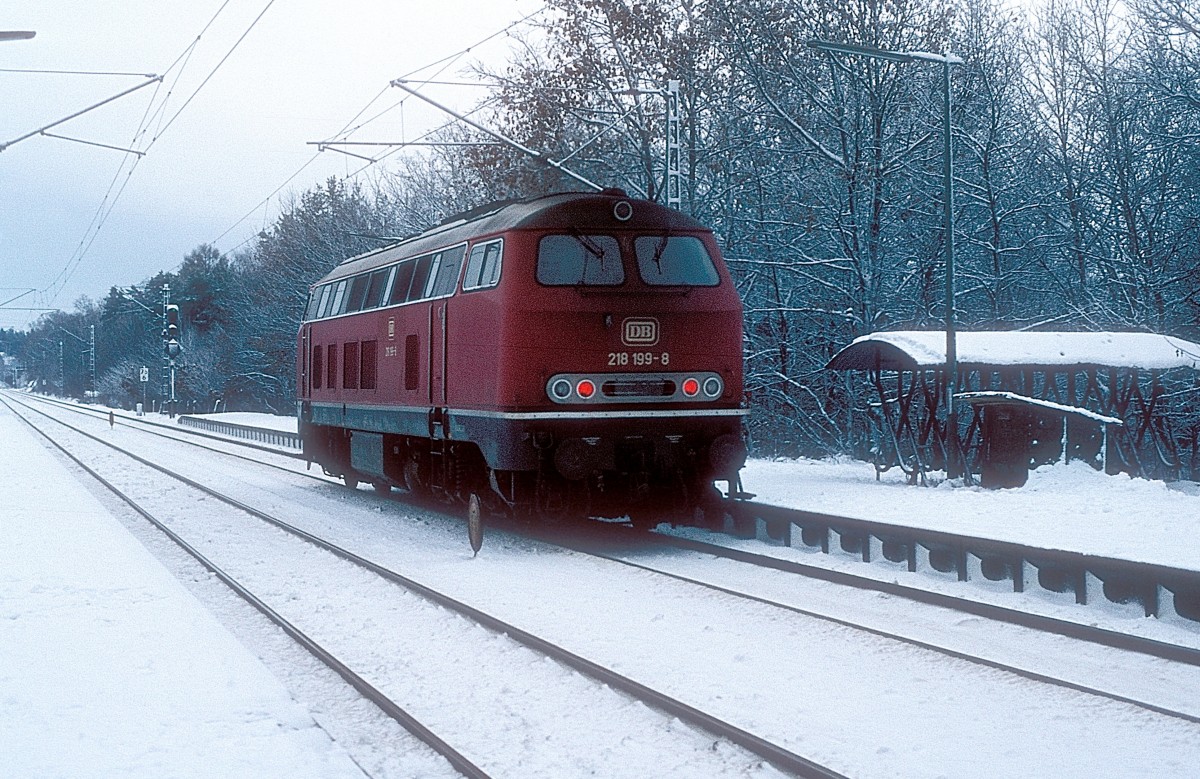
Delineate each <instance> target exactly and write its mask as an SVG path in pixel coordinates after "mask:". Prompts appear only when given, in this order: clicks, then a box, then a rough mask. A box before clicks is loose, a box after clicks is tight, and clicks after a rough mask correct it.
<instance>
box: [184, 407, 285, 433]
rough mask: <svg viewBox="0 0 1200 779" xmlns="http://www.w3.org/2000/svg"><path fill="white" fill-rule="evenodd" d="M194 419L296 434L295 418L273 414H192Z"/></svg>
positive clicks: (233, 412) (235, 412)
mask: <svg viewBox="0 0 1200 779" xmlns="http://www.w3.org/2000/svg"><path fill="white" fill-rule="evenodd" d="M191 416H193V417H195V418H196V419H207V420H211V421H213V422H228V423H229V424H231V425H245V426H246V427H262V428H266V429H268V430H282V431H284V432H285V433H295V432H296V418H295V417H285V416H277V415H275V414H255V413H252V412H249V411H228V412H223V413H220V414H192V415H191Z"/></svg>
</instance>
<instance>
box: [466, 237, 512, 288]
mask: <svg viewBox="0 0 1200 779" xmlns="http://www.w3.org/2000/svg"><path fill="white" fill-rule="evenodd" d="M503 246H504V242H503V241H489V242H487V243H480V244H475V246H473V247H472V248H471V258H470V259H469V260H467V272H466V274H465V275H464V276H463V291H464V292H466V291H468V290H472V289H486V288H488V287H494V286H496V285H497V284H498V283H500V255H501V250H502V248H503Z"/></svg>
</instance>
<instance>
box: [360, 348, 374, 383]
mask: <svg viewBox="0 0 1200 779" xmlns="http://www.w3.org/2000/svg"><path fill="white" fill-rule="evenodd" d="M376 343H377V342H376V341H363V342H362V354H361V355H360V356H359V363H360V365H359V380H358V386H359V389H365V390H373V389H375V375H376V365H377V361H378V353H377V352H378V349H377V346H376Z"/></svg>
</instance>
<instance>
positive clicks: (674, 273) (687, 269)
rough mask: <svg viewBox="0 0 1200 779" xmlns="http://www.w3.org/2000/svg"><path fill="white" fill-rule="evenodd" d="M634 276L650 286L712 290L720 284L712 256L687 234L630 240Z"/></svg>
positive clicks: (698, 241) (697, 239)
mask: <svg viewBox="0 0 1200 779" xmlns="http://www.w3.org/2000/svg"><path fill="white" fill-rule="evenodd" d="M634 249H635V251H636V253H637V263H638V273H639V274H641V277H642V281H644V282H646V283H647V284H650V285H653V286H675V287H715V286H717V284H719V283H720V282H721V277H720V276H718V275H717V269H716V268H715V267H713V261H712V257H709V256H708V250H707V249H705V248H704V244H703V243H702V242H701V241H700V239H699V238H696V237H694V236H690V235H676V236H667V235H662V236H642V237H641V238H638V239H637V240H636V241H634Z"/></svg>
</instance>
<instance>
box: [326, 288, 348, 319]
mask: <svg viewBox="0 0 1200 779" xmlns="http://www.w3.org/2000/svg"><path fill="white" fill-rule="evenodd" d="M347 283H348V282H347V281H346V280H345V279H343V280H342V281H339V282H338V283H337V287H335V288H334V290H333V302H332V303H331V304H330V306H329V316H337V315H338V314H341V313H342V312H344V311H345V310H346V285H347Z"/></svg>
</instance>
